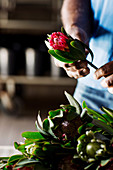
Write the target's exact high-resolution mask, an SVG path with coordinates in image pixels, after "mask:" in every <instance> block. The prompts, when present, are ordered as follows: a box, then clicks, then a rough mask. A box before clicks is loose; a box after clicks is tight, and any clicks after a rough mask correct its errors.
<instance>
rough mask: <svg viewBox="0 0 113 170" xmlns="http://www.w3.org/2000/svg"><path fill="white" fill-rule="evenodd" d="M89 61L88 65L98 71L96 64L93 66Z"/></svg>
mask: <svg viewBox="0 0 113 170" xmlns="http://www.w3.org/2000/svg"><path fill="white" fill-rule="evenodd" d="M86 61H87V63H88V64H89V65H90V66H91V67H93V68H94V69H96V70H97V69H98V68H97V67H96V66H95V65H94V64H92V63H91V62H90V61H88V60H86Z"/></svg>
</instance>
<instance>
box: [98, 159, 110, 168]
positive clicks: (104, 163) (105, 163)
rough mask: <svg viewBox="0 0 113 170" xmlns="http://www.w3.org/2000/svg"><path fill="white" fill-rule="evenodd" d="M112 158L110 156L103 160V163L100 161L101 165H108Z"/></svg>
mask: <svg viewBox="0 0 113 170" xmlns="http://www.w3.org/2000/svg"><path fill="white" fill-rule="evenodd" d="M111 159H112V158H109V159H106V160H101V163H100V164H101V166H105V165H107V163H109V162H110V160H111Z"/></svg>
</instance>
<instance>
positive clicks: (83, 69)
mask: <svg viewBox="0 0 113 170" xmlns="http://www.w3.org/2000/svg"><path fill="white" fill-rule="evenodd" d="M66 31H67V33H68V34H69V35H71V36H72V37H73V38H77V39H79V40H80V41H83V42H84V43H87V44H88V42H87V35H86V33H85V32H84V31H83V30H82V29H81V28H78V27H76V26H72V27H71V28H68V29H67V30H66ZM86 55H87V51H86ZM54 62H55V65H56V66H57V67H62V68H64V70H65V71H66V73H67V75H68V76H69V77H74V78H75V79H78V78H80V77H84V76H86V75H88V74H89V72H90V70H89V68H88V67H87V61H80V60H79V61H77V62H74V63H72V64H67V63H64V62H61V61H59V60H57V59H55V58H54Z"/></svg>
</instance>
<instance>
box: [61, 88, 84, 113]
mask: <svg viewBox="0 0 113 170" xmlns="http://www.w3.org/2000/svg"><path fill="white" fill-rule="evenodd" d="M64 93H65V95H66V97H67V99H68V101H69V103H70V105H71V106H74V107H75V108H76V113H77V114H80V113H81V111H82V108H81V106H80V104H79V103H78V102H77V100H75V98H74V97H72V96H71V95H70V94H69V93H67V92H66V91H65V92H64Z"/></svg>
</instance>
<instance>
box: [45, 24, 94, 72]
mask: <svg viewBox="0 0 113 170" xmlns="http://www.w3.org/2000/svg"><path fill="white" fill-rule="evenodd" d="M47 39H48V41H45V44H46V46H47V47H48V49H49V50H48V52H49V54H50V55H51V56H53V57H55V58H56V59H58V60H60V61H62V62H65V63H74V62H75V61H78V60H86V54H85V50H86V49H87V50H88V52H89V53H90V55H91V58H92V61H93V57H94V55H93V52H92V51H91V49H90V48H89V47H88V46H87V45H86V44H84V43H83V42H81V41H79V40H78V39H73V38H72V37H71V36H70V35H68V34H67V33H66V32H65V30H64V28H63V27H62V28H61V32H53V33H52V34H51V35H48V38H47ZM87 62H88V64H90V65H91V66H92V67H93V68H95V69H97V67H96V66H95V65H93V64H92V62H90V61H88V60H87Z"/></svg>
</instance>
